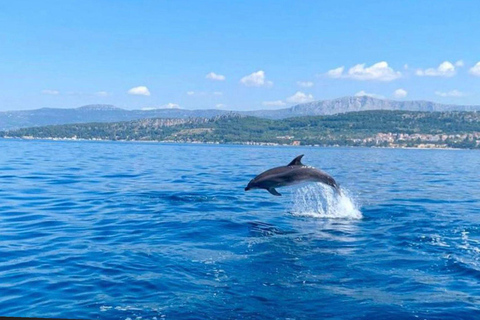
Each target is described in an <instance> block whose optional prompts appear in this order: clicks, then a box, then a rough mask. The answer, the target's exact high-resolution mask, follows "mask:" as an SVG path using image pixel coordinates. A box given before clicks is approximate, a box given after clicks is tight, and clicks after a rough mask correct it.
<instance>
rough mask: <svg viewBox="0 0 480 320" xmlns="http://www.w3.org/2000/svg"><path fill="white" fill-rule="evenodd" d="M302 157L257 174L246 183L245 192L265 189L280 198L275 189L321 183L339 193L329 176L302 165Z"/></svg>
mask: <svg viewBox="0 0 480 320" xmlns="http://www.w3.org/2000/svg"><path fill="white" fill-rule="evenodd" d="M302 157H303V154H302V155H299V156H298V157H296V158H295V159H293V160H292V162H290V163H289V164H287V165H286V166H283V167H277V168H273V169H270V170H267V171H265V172H263V173H261V174H259V175H258V176H256V177H255V178H253V179H252V180H251V181H250V182H249V183H248V185H247V187H246V188H245V191H248V190H250V189H265V190H267V191H268V192H270V193H271V194H273V195H274V196H281V194H280V193H278V191H277V190H275V188H278V187H284V186H290V185H294V184H298V183H302V182H321V183H324V184H326V185H329V186H331V187H332V188H333V189H335V191H337V192H338V193H340V188H339V186H338V184H337V182H336V181H335V180H334V179H333V178H332V177H331V176H329V175H328V174H326V173H325V172H323V171H321V170H318V169H315V168H314V167H310V166H306V165H304V164H303V163H302V161H301V160H302Z"/></svg>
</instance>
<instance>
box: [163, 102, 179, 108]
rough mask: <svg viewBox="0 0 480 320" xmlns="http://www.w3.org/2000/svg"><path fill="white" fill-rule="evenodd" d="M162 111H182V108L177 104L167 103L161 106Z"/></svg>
mask: <svg viewBox="0 0 480 320" xmlns="http://www.w3.org/2000/svg"><path fill="white" fill-rule="evenodd" d="M160 108H161V109H180V106H179V105H178V104H176V103H171V102H170V103H167V104H164V105H162V106H160Z"/></svg>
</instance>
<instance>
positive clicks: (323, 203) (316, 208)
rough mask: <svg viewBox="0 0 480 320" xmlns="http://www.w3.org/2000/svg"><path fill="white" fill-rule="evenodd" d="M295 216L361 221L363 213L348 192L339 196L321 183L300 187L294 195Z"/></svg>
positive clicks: (343, 192) (343, 190)
mask: <svg viewBox="0 0 480 320" xmlns="http://www.w3.org/2000/svg"><path fill="white" fill-rule="evenodd" d="M291 211H292V213H293V215H296V216H304V217H305V216H306V217H315V218H330V219H361V218H362V213H361V212H360V210H359V208H358V206H357V205H356V204H355V202H354V200H353V199H352V197H351V196H350V195H349V193H348V190H345V189H342V193H341V194H337V193H336V192H335V191H334V190H333V189H332V188H330V187H329V186H326V185H324V184H321V183H315V184H308V185H303V186H301V187H299V188H298V189H297V190H296V191H295V192H294V193H293V206H292V209H291Z"/></svg>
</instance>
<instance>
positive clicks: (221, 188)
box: [0, 140, 480, 320]
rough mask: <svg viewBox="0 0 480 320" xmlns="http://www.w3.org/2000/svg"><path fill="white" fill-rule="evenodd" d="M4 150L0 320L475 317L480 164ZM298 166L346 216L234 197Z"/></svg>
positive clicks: (398, 154) (275, 154)
mask: <svg viewBox="0 0 480 320" xmlns="http://www.w3.org/2000/svg"><path fill="white" fill-rule="evenodd" d="M0 148H1V149H2V153H0V180H1V181H2V182H3V184H2V188H0V203H1V204H0V226H1V228H2V233H1V236H0V291H1V295H0V310H2V315H6V316H28V317H61V318H92V319H127V318H130V319H137V318H140V317H141V319H157V320H158V319H163V318H170V319H177V318H179V319H199V318H201V319H237V318H245V319H319V318H335V319H387V318H395V319H399V318H401V319H417V318H420V319H422V318H423V319H440V318H441V319H472V318H476V317H477V316H478V314H479V313H480V308H479V307H478V306H479V305H480V298H479V297H480V289H479V287H478V282H479V281H480V195H479V193H478V189H479V187H480V178H479V175H478V168H480V158H479V157H478V152H475V151H464V150H462V151H445V150H437V151H435V150H429V151H428V152H425V151H422V150H392V149H381V150H380V149H355V148H330V149H320V148H270V147H263V148H258V147H241V146H210V145H195V146H192V145H175V144H169V145H162V144H142V143H104V142H60V141H57V142H53V141H15V140H0ZM300 153H305V154H306V156H305V163H308V164H311V165H313V166H316V167H319V168H322V169H324V170H326V171H328V172H329V173H331V174H332V175H333V176H334V177H335V178H336V180H337V181H339V182H340V184H341V185H342V187H343V188H344V190H346V191H347V194H348V195H349V201H351V204H352V206H350V207H348V208H347V207H345V205H343V206H339V205H340V204H342V203H341V202H338V201H337V200H338V199H337V200H335V198H334V197H333V196H332V195H330V194H328V192H327V191H326V190H328V189H322V187H318V186H317V187H309V188H307V189H302V188H303V187H300V188H297V189H295V188H291V189H284V190H282V194H284V196H283V197H272V196H271V195H270V194H269V193H268V192H265V191H262V190H255V191H251V192H248V193H245V192H244V190H243V188H244V187H245V184H246V183H247V182H248V181H249V180H250V179H251V178H252V177H253V176H255V175H256V174H258V173H260V172H261V171H262V170H265V169H267V168H269V167H271V166H276V165H281V164H283V163H288V162H289V161H290V160H291V159H292V158H293V157H294V156H296V155H298V154H300ZM426 164H428V165H426ZM312 188H313V189H312ZM309 192H310V193H311V192H313V196H309ZM310 195H312V194H310ZM329 197H331V198H329ZM312 199H313V200H312ZM312 201H313V202H312ZM332 206H333V207H332ZM335 206H337V207H335ZM346 208H347V209H348V210H346V211H345V209H346ZM305 209H311V210H310V211H308V210H305ZM340 209H341V210H340ZM351 209H355V210H359V211H358V212H353V211H349V210H351ZM332 210H333V211H332ZM307 211H308V212H307ZM352 212H353V213H355V214H354V215H353V216H352Z"/></svg>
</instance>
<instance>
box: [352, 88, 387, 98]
mask: <svg viewBox="0 0 480 320" xmlns="http://www.w3.org/2000/svg"><path fill="white" fill-rule="evenodd" d="M355 97H372V98H377V99H383V98H385V97H384V96H382V95H379V94H376V93H368V92H365V91H363V90H362V91H359V92H357V93H355Z"/></svg>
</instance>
